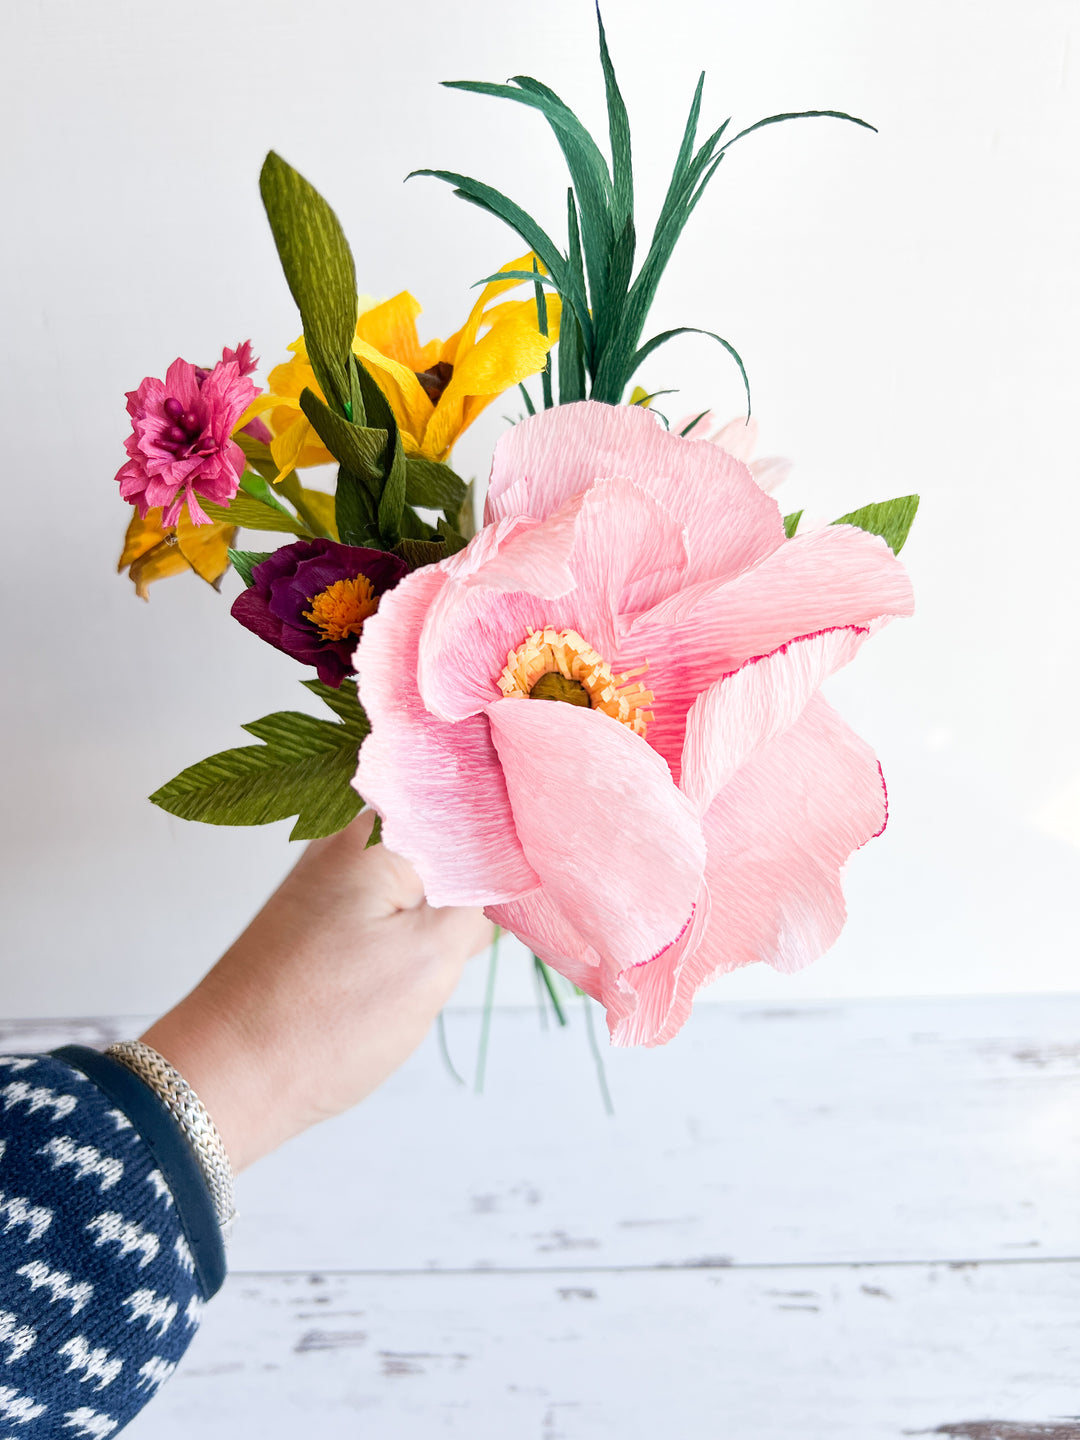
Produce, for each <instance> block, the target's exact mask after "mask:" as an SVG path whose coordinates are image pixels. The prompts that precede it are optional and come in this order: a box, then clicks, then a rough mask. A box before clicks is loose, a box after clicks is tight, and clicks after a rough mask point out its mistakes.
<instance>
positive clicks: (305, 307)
mask: <svg viewBox="0 0 1080 1440" xmlns="http://www.w3.org/2000/svg"><path fill="white" fill-rule="evenodd" d="M259 190H260V192H261V194H262V200H263V205H264V206H265V207H266V215H267V218H268V220H269V221H270V229H271V231H272V232H273V236H274V244H275V245H276V246H277V251H278V255H279V256H280V258H281V267H282V269H283V270H284V271H285V279H286V280H287V281H288V285H289V289H290V290H291V291H292V296H293V299H294V300H295V301H296V304H297V306H298V308H299V310H300V318H301V320H302V321H303V325H304V336H305V340H306V344H307V352H308V358H309V359H310V360H311V365H312V369H313V370H314V371H315V377H316V379H317V380H318V382H319V384H320V386H321V387H322V391H323V394H324V395H325V396H326V397H327V400H328V401H330V403H331V404H332V405H334V406H335V407H336V408H337V409H340V410H341V411H342V412H343V413H344V412H345V409H346V406H347V403H348V400H349V392H350V385H349V375H348V361H349V354H350V350H351V346H352V338H353V334H354V332H355V330H356V311H357V298H356V268H355V266H354V264H353V258H352V252H351V251H350V249H349V245H348V242H347V241H346V239H345V234H344V231H343V230H342V228H341V225H340V224H339V223H338V218H337V216H336V215H335V214H334V212H333V210H331V208H330V206H329V205H328V204H327V203H326V201H325V200H324V199H323V198H322V196H321V195H320V194H319V192H318V191H317V190H316V189H315V187H314V186H313V185H311V184H309V183H308V181H307V180H305V179H304V177H303V176H302V175H301V174H300V173H299V172H298V171H296V170H294V169H293V167H292V166H291V165H289V164H287V163H286V162H285V161H284V160H282V158H281V156H280V155H277V154H275V153H274V151H273V150H271V151H270V153H269V155H267V157H266V160H265V161H264V163H263V167H262V172H261V174H260V176H259Z"/></svg>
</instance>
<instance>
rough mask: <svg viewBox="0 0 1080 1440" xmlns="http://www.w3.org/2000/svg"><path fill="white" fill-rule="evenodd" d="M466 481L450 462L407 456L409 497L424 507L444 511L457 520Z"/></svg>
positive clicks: (409, 499) (413, 502)
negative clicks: (444, 462)
mask: <svg viewBox="0 0 1080 1440" xmlns="http://www.w3.org/2000/svg"><path fill="white" fill-rule="evenodd" d="M466 488H467V487H466V485H465V481H464V480H462V478H461V476H460V475H455V473H454V472H453V470H451V469H450V466H449V465H445V464H442V463H440V462H439V461H438V460H425V459H423V458H422V457H421V456H419V455H407V456H406V457H405V500H406V503H407V504H409V505H419V506H421V508H422V509H424V510H443V511H445V512H446V514H447V516H448V517H449V518H450V519H451V520H453V519H456V517H457V513H458V511H459V510H460V509H461V507H462V505H463V504H464V501H465V493H466Z"/></svg>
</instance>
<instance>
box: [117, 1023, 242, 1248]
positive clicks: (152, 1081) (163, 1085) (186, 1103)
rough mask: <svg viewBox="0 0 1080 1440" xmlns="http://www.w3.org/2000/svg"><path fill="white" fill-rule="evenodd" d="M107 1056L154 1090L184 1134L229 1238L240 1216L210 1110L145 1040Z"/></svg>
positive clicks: (121, 1045) (129, 1043)
mask: <svg viewBox="0 0 1080 1440" xmlns="http://www.w3.org/2000/svg"><path fill="white" fill-rule="evenodd" d="M105 1054H106V1055H109V1056H111V1057H112V1059H113V1060H118V1061H119V1062H120V1064H121V1065H125V1066H127V1068H128V1069H129V1070H130V1071H131V1072H132V1073H133V1074H135V1075H137V1076H138V1077H139V1079H140V1080H141V1081H142V1082H143V1083H144V1084H145V1085H148V1086H149V1087H150V1089H151V1090H153V1092H154V1094H155V1095H156V1096H157V1097H158V1099H159V1100H160V1101H161V1102H162V1104H163V1105H165V1106H166V1108H167V1109H168V1111H169V1113H170V1114H171V1115H172V1117H173V1119H174V1120H175V1121H176V1123H177V1124H178V1125H179V1126H180V1129H181V1130H182V1131H183V1132H184V1138H185V1139H186V1140H187V1142H188V1144H189V1145H190V1146H191V1148H192V1150H194V1152H195V1158H196V1159H197V1160H198V1162H199V1168H200V1169H201V1170H202V1172H203V1177H204V1178H205V1180H206V1184H207V1187H208V1189H209V1191H210V1195H211V1197H212V1199H213V1201H214V1210H215V1212H216V1214H217V1219H218V1224H219V1225H220V1226H221V1230H222V1234H223V1235H224V1236H225V1237H226V1238H228V1234H229V1227H230V1226H231V1224H232V1221H233V1218H234V1217H235V1215H236V1207H235V1205H234V1203H233V1173H232V1166H231V1165H230V1164H229V1156H228V1154H227V1153H226V1150H225V1144H224V1142H223V1141H222V1138H221V1136H220V1135H219V1134H218V1129H217V1126H216V1125H215V1124H214V1122H213V1120H211V1118H210V1116H209V1114H208V1112H207V1109H206V1106H205V1105H204V1104H203V1103H202V1101H201V1100H200V1099H199V1097H198V1096H197V1095H196V1094H195V1091H194V1090H193V1089H192V1088H191V1086H190V1085H189V1084H188V1083H187V1081H186V1080H185V1079H184V1077H183V1076H182V1075H181V1074H180V1072H179V1071H178V1070H174V1069H173V1067H172V1066H171V1065H170V1064H169V1062H168V1061H167V1060H166V1059H165V1057H164V1055H159V1054H158V1052H157V1051H156V1050H154V1049H153V1048H152V1047H151V1046H149V1045H144V1044H143V1042H142V1041H141V1040H119V1041H117V1043H116V1044H115V1045H110V1046H108V1048H107V1049H106V1051H105Z"/></svg>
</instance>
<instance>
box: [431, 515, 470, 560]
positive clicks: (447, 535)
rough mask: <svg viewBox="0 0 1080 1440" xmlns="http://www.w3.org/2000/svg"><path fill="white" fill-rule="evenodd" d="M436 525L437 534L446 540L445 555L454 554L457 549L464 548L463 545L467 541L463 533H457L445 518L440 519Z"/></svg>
mask: <svg viewBox="0 0 1080 1440" xmlns="http://www.w3.org/2000/svg"><path fill="white" fill-rule="evenodd" d="M438 527H439V534H440V535H441V536H442V537H443V539H444V540H445V541H446V553H447V555H456V554H457V553H458V551H459V550H464V549H465V546H466V545H467V544H468V543H469V542H468V541H467V540H466V539H465V536H464V535H459V534H458V532H457V531H456V530H455V529H454V527H453V526H452V525H448V524H447V523H446V521H445V520H442V519H440V520H439V522H438Z"/></svg>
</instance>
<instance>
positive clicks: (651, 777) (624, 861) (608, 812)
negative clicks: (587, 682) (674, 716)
mask: <svg viewBox="0 0 1080 1440" xmlns="http://www.w3.org/2000/svg"><path fill="white" fill-rule="evenodd" d="M488 718H489V719H490V722H491V734H492V739H493V740H494V742H495V748H496V750H497V751H498V754H499V760H500V761H501V763H502V767H503V774H504V776H505V778H506V788H507V790H508V792H509V794H510V803H511V805H512V807H513V811H514V823H515V826H516V828H517V834H518V838H519V840H520V841H521V844H522V846H523V848H524V851H525V854H526V856H527V858H528V860H529V863H530V864H531V865H532V867H533V869H534V870H535V871H536V873H537V874H538V875H539V877H540V880H541V883H542V885H543V889H544V892H545V894H546V896H547V898H548V899H549V900H550V901H551V902H552V903H553V904H554V906H555V907H556V908H557V909H558V911H559V912H560V914H561V915H562V916H563V917H564V918H565V920H566V923H567V924H568V925H569V926H571V927H572V928H573V929H574V930H576V931H577V933H578V934H579V935H580V936H581V939H582V940H583V941H584V942H585V944H587V945H589V946H591V947H592V948H593V949H594V950H595V951H596V952H597V953H598V954H599V955H600V956H601V957H602V959H603V960H604V961H606V962H609V963H613V964H615V965H616V966H617V967H618V968H620V969H623V968H625V967H626V966H627V965H633V964H637V963H639V962H641V961H643V960H648V959H649V958H650V957H651V956H653V955H655V954H656V953H657V952H658V951H659V950H662V949H664V948H665V947H666V946H668V945H670V944H671V943H672V942H673V941H674V940H675V939H676V938H677V937H678V936H679V935H680V934H681V933H682V930H683V927H684V925H685V924H686V921H687V919H688V918H689V916H690V913H691V910H692V907H693V904H694V900H695V899H696V897H697V894H698V890H699V888H700V883H701V875H702V871H703V868H704V864H705V844H704V838H703V836H702V832H701V825H700V822H699V820H698V818H697V816H696V815H695V814H694V811H693V807H692V806H691V805H690V802H689V801H688V800H687V799H686V797H685V796H684V795H682V794H680V793H679V791H678V790H676V788H675V786H674V785H673V784H672V783H671V775H670V773H669V772H668V768H667V766H666V765H665V764H664V762H663V760H662V759H661V758H660V756H659V755H657V754H656V752H655V751H654V750H651V749H650V748H649V746H648V745H647V744H646V743H645V741H644V740H642V739H641V737H640V736H638V735H635V734H634V733H633V731H632V730H630V729H629V728H628V727H627V726H625V725H620V724H619V722H618V721H617V720H612V719H611V717H610V716H608V715H605V714H604V713H603V712H602V711H599V710H588V709H583V708H581V707H579V706H576V705H565V704H562V703H560V702H558V701H543V700H524V699H522V700H515V699H508V700H498V701H496V703H495V704H494V705H492V706H490V708H489V709H488Z"/></svg>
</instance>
